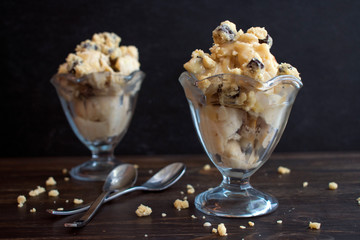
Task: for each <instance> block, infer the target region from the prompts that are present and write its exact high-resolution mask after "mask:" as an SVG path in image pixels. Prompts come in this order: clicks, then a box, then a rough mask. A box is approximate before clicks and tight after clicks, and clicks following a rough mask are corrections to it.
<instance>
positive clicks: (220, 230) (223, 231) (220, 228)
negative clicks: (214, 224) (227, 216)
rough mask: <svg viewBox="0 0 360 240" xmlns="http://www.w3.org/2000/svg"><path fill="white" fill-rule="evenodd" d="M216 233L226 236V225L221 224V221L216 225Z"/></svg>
mask: <svg viewBox="0 0 360 240" xmlns="http://www.w3.org/2000/svg"><path fill="white" fill-rule="evenodd" d="M217 230H218V233H219V235H220V236H227V233H226V227H225V225H224V224H223V223H220V224H219V225H218V229H217Z"/></svg>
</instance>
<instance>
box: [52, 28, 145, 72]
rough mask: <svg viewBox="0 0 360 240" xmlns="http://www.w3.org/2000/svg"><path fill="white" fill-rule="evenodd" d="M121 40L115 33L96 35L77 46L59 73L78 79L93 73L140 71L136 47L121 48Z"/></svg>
mask: <svg viewBox="0 0 360 240" xmlns="http://www.w3.org/2000/svg"><path fill="white" fill-rule="evenodd" d="M120 41H121V38H120V37H119V36H118V35H116V34H115V33H108V32H104V33H98V34H94V35H93V37H92V40H85V41H83V42H81V43H80V44H79V45H77V46H76V49H75V51H76V53H75V54H74V53H70V54H69V55H68V57H67V58H66V62H65V63H64V64H61V65H60V67H59V70H58V73H72V74H74V75H75V76H76V77H82V76H84V75H87V74H90V73H93V72H118V73H120V74H123V75H129V74H130V73H132V72H133V71H135V70H139V68H140V63H139V61H138V58H139V54H138V50H137V48H136V47H134V46H128V47H127V46H119V44H120Z"/></svg>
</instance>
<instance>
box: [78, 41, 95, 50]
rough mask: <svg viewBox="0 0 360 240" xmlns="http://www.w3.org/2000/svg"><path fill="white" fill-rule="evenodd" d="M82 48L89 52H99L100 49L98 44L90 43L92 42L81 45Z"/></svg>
mask: <svg viewBox="0 0 360 240" xmlns="http://www.w3.org/2000/svg"><path fill="white" fill-rule="evenodd" d="M81 47H82V48H84V49H87V50H91V49H93V50H98V49H99V47H98V46H97V45H96V44H93V43H90V42H84V43H83V44H81Z"/></svg>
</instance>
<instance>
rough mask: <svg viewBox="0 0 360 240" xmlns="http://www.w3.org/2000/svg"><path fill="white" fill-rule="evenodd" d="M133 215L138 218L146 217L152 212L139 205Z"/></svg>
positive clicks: (146, 207) (148, 208)
mask: <svg viewBox="0 0 360 240" xmlns="http://www.w3.org/2000/svg"><path fill="white" fill-rule="evenodd" d="M135 213H136V215H138V217H146V216H149V215H150V214H151V213H152V210H151V208H150V207H148V206H145V205H143V204H140V205H139V206H138V208H137V209H136V211H135Z"/></svg>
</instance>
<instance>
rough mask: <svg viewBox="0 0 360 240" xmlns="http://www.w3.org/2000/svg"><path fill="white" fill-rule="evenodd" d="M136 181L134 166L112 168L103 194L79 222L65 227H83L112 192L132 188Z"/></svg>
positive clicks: (67, 224) (66, 224)
mask: <svg viewBox="0 0 360 240" xmlns="http://www.w3.org/2000/svg"><path fill="white" fill-rule="evenodd" d="M136 179H137V170H136V168H135V167H134V165H131V164H121V165H119V166H117V167H116V168H114V169H113V170H112V171H111V172H110V173H109V174H108V176H107V177H106V180H105V183H104V185H103V192H102V193H101V194H100V195H99V196H98V197H97V198H96V200H95V201H94V202H93V203H92V204H91V205H90V207H89V210H88V211H87V212H86V213H85V214H84V216H82V217H81V218H80V219H79V220H76V221H75V222H72V223H65V224H64V226H65V227H84V226H85V225H86V224H87V223H88V222H89V221H90V220H91V219H92V218H93V216H94V215H95V213H96V212H97V210H98V209H99V208H100V206H101V205H102V204H103V203H104V200H105V199H106V197H107V196H109V195H110V194H111V193H112V192H114V191H120V190H121V189H123V188H124V187H125V188H127V187H129V186H132V185H133V184H134V183H135V181H136Z"/></svg>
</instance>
